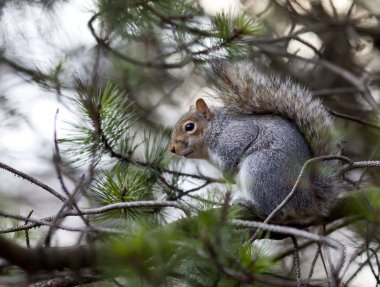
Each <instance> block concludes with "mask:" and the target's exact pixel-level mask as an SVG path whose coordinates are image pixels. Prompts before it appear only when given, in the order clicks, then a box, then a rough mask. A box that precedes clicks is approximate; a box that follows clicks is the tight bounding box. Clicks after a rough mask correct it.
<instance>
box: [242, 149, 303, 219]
mask: <svg viewBox="0 0 380 287" xmlns="http://www.w3.org/2000/svg"><path fill="white" fill-rule="evenodd" d="M302 160H304V159H302ZM302 160H301V159H300V158H292V157H290V156H289V155H288V154H286V153H283V152H281V151H279V150H273V149H272V150H271V149H268V150H261V151H259V152H255V153H252V154H250V155H248V156H247V157H246V158H245V159H244V161H243V162H242V163H241V168H240V172H239V174H238V175H237V178H236V181H237V182H238V183H239V184H240V188H241V189H242V191H243V199H242V201H243V202H245V204H246V203H247V202H251V203H252V204H253V208H254V210H255V211H256V212H257V215H258V216H260V217H264V218H265V217H267V216H268V215H269V214H270V213H271V212H272V211H273V210H274V209H275V208H276V207H277V206H278V205H279V204H280V203H281V202H282V201H283V200H284V199H285V197H286V196H287V195H288V193H289V192H290V191H291V189H292V187H293V185H294V182H295V180H296V179H297V176H298V173H299V170H300V169H301V167H302V164H301V163H302ZM308 202H309V198H308V194H307V190H304V189H302V188H301V189H299V190H297V192H296V193H295V194H294V196H293V198H292V199H291V200H290V201H289V202H288V203H287V205H286V206H285V207H284V208H283V209H282V210H281V211H280V212H279V214H278V216H276V218H275V220H276V221H282V220H283V219H284V218H296V217H298V215H299V214H302V213H303V211H305V210H302V209H305V208H308V206H307V205H308Z"/></svg>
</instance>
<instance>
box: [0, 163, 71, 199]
mask: <svg viewBox="0 0 380 287" xmlns="http://www.w3.org/2000/svg"><path fill="white" fill-rule="evenodd" d="M0 169H5V170H6V171H9V172H10V173H13V174H15V175H17V176H19V177H21V178H23V179H25V180H27V181H29V182H31V183H33V184H35V185H37V186H39V187H41V188H42V189H44V190H46V191H48V192H49V193H51V194H52V195H54V196H55V197H56V198H58V199H59V200H60V201H62V202H64V201H65V200H66V198H65V197H64V196H62V195H61V194H59V193H58V192H57V191H55V190H54V189H52V188H51V187H50V186H48V185H46V184H44V183H43V182H41V181H39V180H38V179H36V178H34V177H31V176H30V175H27V174H26V173H23V172H21V171H19V170H17V169H14V168H13V167H10V166H9V165H6V164H4V163H2V162H0Z"/></svg>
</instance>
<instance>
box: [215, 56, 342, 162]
mask: <svg viewBox="0 0 380 287" xmlns="http://www.w3.org/2000/svg"><path fill="white" fill-rule="evenodd" d="M212 67H213V70H214V72H215V74H216V76H217V79H216V80H217V81H216V85H215V88H216V92H217V98H218V99H219V100H221V102H222V104H223V105H224V106H225V107H227V108H228V109H231V110H233V111H235V112H239V113H245V114H266V113H272V114H279V115H281V116H283V117H286V118H288V119H290V120H292V121H293V122H294V123H295V125H296V126H297V127H298V128H299V129H300V131H301V132H302V133H303V135H304V137H305V139H306V141H307V142H308V144H309V146H310V149H311V151H312V153H313V156H314V157H318V156H322V155H336V154H339V146H338V145H337V141H336V139H334V130H333V123H332V118H331V116H330V115H329V113H328V111H327V110H326V108H325V107H324V106H323V105H322V103H321V102H320V101H319V100H318V99H315V98H313V97H312V96H311V93H310V92H309V91H308V90H307V89H305V88H303V87H302V86H300V85H298V84H295V83H294V82H292V81H291V80H290V79H286V80H283V79H281V78H280V77H278V76H274V75H271V74H266V73H263V72H261V71H259V70H258V69H257V68H255V67H254V66H253V65H252V64H249V63H241V62H238V63H234V64H227V63H225V62H214V63H213V64H212Z"/></svg>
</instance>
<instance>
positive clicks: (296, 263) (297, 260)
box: [290, 235, 301, 287]
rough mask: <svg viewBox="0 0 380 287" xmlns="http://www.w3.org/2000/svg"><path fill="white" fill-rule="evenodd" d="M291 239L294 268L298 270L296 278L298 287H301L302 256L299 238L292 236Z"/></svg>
mask: <svg viewBox="0 0 380 287" xmlns="http://www.w3.org/2000/svg"><path fill="white" fill-rule="evenodd" d="M290 238H291V239H292V241H293V245H294V252H293V262H294V267H295V268H296V278H297V287H301V266H300V256H299V248H298V242H297V238H296V237H295V236H294V235H292V236H290Z"/></svg>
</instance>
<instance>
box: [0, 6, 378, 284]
mask: <svg viewBox="0 0 380 287" xmlns="http://www.w3.org/2000/svg"><path fill="white" fill-rule="evenodd" d="M142 2H144V3H145V4H144V5H145V6H144V7H143V8H141V7H140V6H139V5H140V4H141V3H142ZM379 21H380V1H379V0H309V1H307V0H241V1H238V0H225V1H222V0H219V1H211V0H210V1H209V0H199V1H174V0H169V1H137V0H133V1H121V0H114V1H111V0H99V1H95V0H82V1H69V0H67V1H66V0H24V1H23V0H0V138H1V140H0V153H1V160H0V161H1V162H3V163H6V164H8V165H10V166H12V167H14V168H16V169H18V170H21V171H23V172H25V173H27V174H30V175H32V176H33V177H35V178H37V179H39V180H41V181H42V182H45V183H47V184H48V185H50V186H52V187H54V188H57V189H59V187H60V184H59V181H58V179H57V174H56V171H55V169H54V158H53V154H54V131H56V132H57V135H58V138H64V137H66V136H68V135H70V125H69V124H68V123H73V122H74V123H75V122H76V121H79V120H80V112H79V111H78V109H76V107H75V98H76V95H77V94H78V91H79V90H80V86H81V84H83V83H84V84H85V85H88V86H91V85H93V86H97V87H105V86H106V83H107V82H109V81H110V82H112V83H113V84H114V85H116V86H117V87H118V88H119V89H120V91H122V92H123V93H125V95H127V96H128V100H127V101H128V103H131V104H132V105H133V108H134V111H135V113H136V115H137V117H138V121H139V124H140V125H141V126H143V127H146V128H157V127H171V126H173V125H174V124H175V122H176V120H177V119H178V118H179V116H180V115H181V114H182V113H183V112H184V111H186V110H187V109H188V108H189V107H190V105H192V103H193V102H194V99H195V98H196V97H198V96H200V95H201V96H206V97H207V95H208V94H209V93H210V90H209V88H208V77H207V69H208V66H207V62H209V61H210V60H211V59H213V58H227V59H228V60H231V61H232V60H241V59H249V60H251V61H253V62H256V63H258V64H260V65H264V66H267V67H269V68H270V69H272V70H273V71H275V72H276V73H278V74H280V75H282V76H286V77H288V76H289V77H292V78H294V79H295V81H297V82H299V83H301V84H303V85H304V86H306V87H308V88H309V89H310V90H311V91H312V92H313V94H314V96H315V97H318V98H320V99H321V100H322V101H323V102H324V103H325V104H326V105H327V106H328V108H329V109H330V110H331V112H332V114H333V115H334V117H335V118H336V122H337V124H338V125H339V127H340V131H341V133H342V136H343V138H344V142H343V153H344V155H347V156H348V157H350V158H352V159H353V160H370V159H379V158H380V151H379V145H380V138H379V135H378V133H379V130H380V126H379V124H378V120H379V118H378V115H379V112H380V106H379V102H380V77H379V76H380V52H379V48H380V22H379ZM57 110H59V112H58V114H57ZM56 114H57V118H56ZM55 126H56V128H55ZM64 160H67V161H69V159H68V158H66V157H64ZM83 169H84V167H83V166H76V165H68V167H67V168H66V169H65V170H64V175H65V180H66V183H67V184H68V186H70V187H73V186H74V185H75V178H78V177H79V176H80V174H81V172H83ZM185 170H186V171H192V172H196V171H197V170H198V171H201V172H202V173H203V174H206V175H209V176H213V177H220V176H221V175H220V174H219V173H218V171H217V170H215V169H214V168H213V167H211V166H209V165H207V164H206V163H203V162H202V163H199V162H198V161H194V162H192V163H191V164H187V165H185ZM350 180H352V181H353V183H352V184H357V185H358V184H359V183H361V181H366V182H368V183H371V184H379V183H380V182H379V181H380V177H379V172H378V170H377V171H376V170H375V169H368V170H367V169H365V170H359V171H355V172H352V173H351V174H350ZM186 184H187V185H186ZM184 186H191V184H189V183H185V184H184ZM0 193H1V195H0V196H1V200H0V207H4V206H7V207H11V208H12V210H15V211H17V212H20V213H21V214H24V215H26V214H28V213H29V212H30V211H32V210H33V215H34V216H36V217H38V218H42V217H44V216H48V215H50V214H51V213H52V212H53V213H54V212H56V211H57V209H58V208H59V207H60V202H59V201H57V200H55V199H54V198H53V199H52V197H51V195H49V194H47V193H44V192H41V191H40V190H38V188H37V187H34V186H31V185H28V184H25V182H24V181H23V180H22V179H20V178H19V177H15V176H13V175H11V174H10V173H8V172H7V171H5V170H0ZM80 204H81V205H83V206H87V204H88V203H87V201H86V199H81V202H80ZM67 220H68V221H65V222H66V223H67V224H69V225H73V226H76V225H78V226H81V225H82V222H81V220H80V219H78V218H76V217H73V218H70V219H67ZM345 236H346V237H345ZM350 236H352V234H351V233H347V234H346V235H342V238H343V240H348V239H347V237H350ZM76 240H77V238H76V236H75V235H73V234H72V233H69V232H67V231H61V230H59V231H57V233H56V235H55V237H54V244H55V245H71V244H74V243H75V242H76ZM359 261H360V260H359ZM367 269H368V268H367ZM367 269H366V268H364V269H363V272H362V273H361V276H358V277H356V279H355V280H356V281H353V284H354V285H352V286H369V285H367V284H369V283H368V282H367V281H365V283H363V282H364V281H363V280H369V282H370V284H375V280H374V279H373V278H372V277H371V272H370V271H369V270H367ZM370 277H371V278H370ZM355 282H356V283H355ZM360 282H362V283H360ZM355 284H356V285H355Z"/></svg>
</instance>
